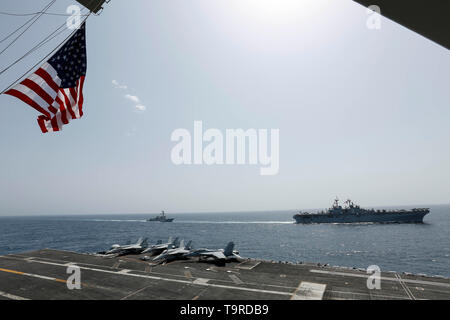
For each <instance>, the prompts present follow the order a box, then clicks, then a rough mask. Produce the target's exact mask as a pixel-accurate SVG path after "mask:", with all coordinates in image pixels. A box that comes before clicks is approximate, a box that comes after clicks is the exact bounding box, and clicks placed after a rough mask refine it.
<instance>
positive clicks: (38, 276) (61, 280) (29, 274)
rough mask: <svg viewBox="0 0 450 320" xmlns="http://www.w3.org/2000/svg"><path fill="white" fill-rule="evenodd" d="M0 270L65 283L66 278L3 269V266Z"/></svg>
mask: <svg viewBox="0 0 450 320" xmlns="http://www.w3.org/2000/svg"><path fill="white" fill-rule="evenodd" d="M0 271H3V272H7V273H13V274H18V275H22V276H28V277H33V278H39V279H44V280H52V281H57V282H63V283H66V280H63V279H58V278H53V277H47V276H42V275H39V274H34V273H27V272H22V271H16V270H10V269H3V268H0Z"/></svg>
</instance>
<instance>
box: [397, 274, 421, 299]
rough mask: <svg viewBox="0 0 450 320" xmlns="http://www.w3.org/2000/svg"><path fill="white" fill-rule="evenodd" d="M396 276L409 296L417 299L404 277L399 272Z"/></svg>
mask: <svg viewBox="0 0 450 320" xmlns="http://www.w3.org/2000/svg"><path fill="white" fill-rule="evenodd" d="M395 277H396V278H397V279H398V282H399V283H400V285H401V286H402V288H403V290H405V292H406V295H407V296H408V298H409V299H410V300H416V297H414V295H413V294H412V292H411V290H409V288H408V286H407V285H406V283H404V282H403V279H402V277H400V275H399V274H397V273H396V274H395Z"/></svg>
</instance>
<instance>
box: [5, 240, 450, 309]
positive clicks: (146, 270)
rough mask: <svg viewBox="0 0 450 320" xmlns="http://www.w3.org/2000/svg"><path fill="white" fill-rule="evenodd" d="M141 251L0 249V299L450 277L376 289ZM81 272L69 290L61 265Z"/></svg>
mask: <svg viewBox="0 0 450 320" xmlns="http://www.w3.org/2000/svg"><path fill="white" fill-rule="evenodd" d="M139 257H140V256H139V255H128V256H122V257H114V258H106V257H101V256H95V255H89V254H80V253H75V252H67V251H58V250H51V249H44V250H39V251H33V252H26V253H21V254H10V255H6V256H0V300H5V299H15V300H20V299H32V300H35V299H39V300H42V299H45V300H46V299H115V300H129V299H166V300H172V299H185V300H202V299H208V300H218V299H220V300H227V299H242V300H247V299H256V300H260V299H266V300H272V299H293V300H295V299H300V300H301V299H365V300H367V299H391V300H392V299H445V300H448V299H450V279H445V278H440V277H427V276H420V275H410V274H404V273H395V272H382V274H381V289H379V290H377V289H372V290H369V289H368V288H367V277H368V276H369V275H368V274H367V273H366V272H365V271H362V270H357V269H351V268H339V267H329V266H326V267H324V266H320V265H318V264H311V263H306V264H288V263H278V262H277V263H275V262H269V261H261V260H253V259H243V260H242V261H240V262H230V263H227V264H226V265H225V266H216V265H214V264H211V263H206V262H198V261H197V260H185V261H174V262H171V263H167V264H161V265H155V264H153V263H152V262H144V261H141V260H139ZM70 265H76V266H78V267H79V268H80V271H81V289H79V290H77V289H73V290H69V289H68V288H67V285H66V280H67V278H68V277H69V276H70V274H67V273H66V272H67V268H68V266H70Z"/></svg>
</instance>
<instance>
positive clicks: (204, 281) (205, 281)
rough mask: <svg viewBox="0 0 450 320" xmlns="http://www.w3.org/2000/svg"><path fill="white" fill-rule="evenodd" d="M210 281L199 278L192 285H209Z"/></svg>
mask: <svg viewBox="0 0 450 320" xmlns="http://www.w3.org/2000/svg"><path fill="white" fill-rule="evenodd" d="M208 281H209V279H205V278H197V279H195V280H194V281H193V282H192V283H193V284H207V283H208Z"/></svg>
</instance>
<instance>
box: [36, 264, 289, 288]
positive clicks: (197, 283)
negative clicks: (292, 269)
mask: <svg viewBox="0 0 450 320" xmlns="http://www.w3.org/2000/svg"><path fill="white" fill-rule="evenodd" d="M33 262H36V263H43V264H52V265H58V264H57V263H54V262H47V261H39V260H33ZM59 266H63V264H59ZM79 268H80V269H83V270H90V271H95V272H103V273H110V274H115V275H118V274H119V275H122V276H128V277H138V278H146V279H153V280H161V281H169V282H178V283H186V284H196V285H204V286H210V287H216V288H224V289H234V290H241V291H250V292H261V293H267V294H278V295H283V296H290V295H292V294H291V293H290V292H283V291H273V290H264V289H253V288H246V287H236V286H229V285H221V284H212V283H205V282H203V281H197V280H199V279H201V278H198V279H197V280H195V281H193V282H192V281H190V280H179V279H171V278H163V277H155V276H149V275H142V274H135V273H118V272H117V271H109V270H103V269H97V268H88V267H82V266H79ZM206 280H208V281H209V280H211V279H206Z"/></svg>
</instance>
